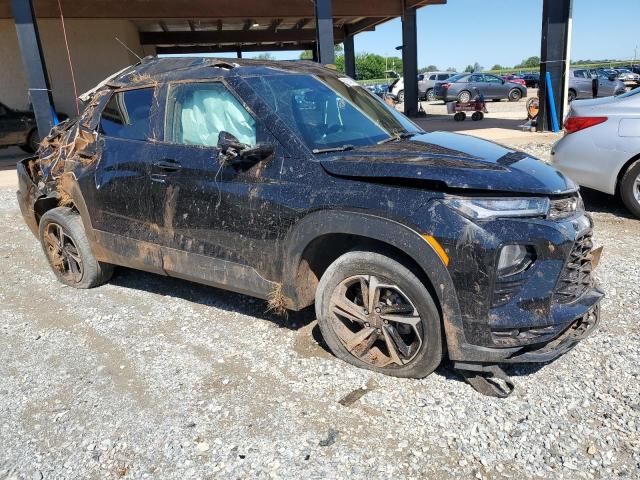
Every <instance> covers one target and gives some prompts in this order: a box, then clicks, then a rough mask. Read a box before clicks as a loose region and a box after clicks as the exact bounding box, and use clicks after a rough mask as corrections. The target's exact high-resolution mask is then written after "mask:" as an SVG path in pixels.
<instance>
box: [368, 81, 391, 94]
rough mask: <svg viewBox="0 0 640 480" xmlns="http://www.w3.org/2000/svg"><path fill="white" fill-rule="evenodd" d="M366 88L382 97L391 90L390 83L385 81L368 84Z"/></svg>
mask: <svg viewBox="0 0 640 480" xmlns="http://www.w3.org/2000/svg"><path fill="white" fill-rule="evenodd" d="M366 88H367V90H369V91H370V92H371V93H373V94H374V95H377V96H378V97H380V98H382V97H384V94H385V93H387V92H389V85H387V84H384V83H379V84H376V85H367V87H366Z"/></svg>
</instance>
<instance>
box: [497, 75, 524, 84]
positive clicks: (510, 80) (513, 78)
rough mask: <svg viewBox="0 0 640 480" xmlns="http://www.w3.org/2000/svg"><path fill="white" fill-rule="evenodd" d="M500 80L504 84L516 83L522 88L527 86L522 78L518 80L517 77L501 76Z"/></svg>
mask: <svg viewBox="0 0 640 480" xmlns="http://www.w3.org/2000/svg"><path fill="white" fill-rule="evenodd" d="M502 79H503V80H504V81H505V82H511V83H518V84H520V85H522V86H524V87H526V86H527V82H525V81H524V78H520V77H518V76H516V75H503V76H502Z"/></svg>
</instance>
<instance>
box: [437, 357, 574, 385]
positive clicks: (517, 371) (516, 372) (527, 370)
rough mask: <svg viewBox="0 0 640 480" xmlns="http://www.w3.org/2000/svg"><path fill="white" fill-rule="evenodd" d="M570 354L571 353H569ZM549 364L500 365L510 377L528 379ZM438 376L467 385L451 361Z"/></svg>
mask: <svg viewBox="0 0 640 480" xmlns="http://www.w3.org/2000/svg"><path fill="white" fill-rule="evenodd" d="M569 354H570V353H569ZM560 358H562V357H560ZM546 365H548V363H530V364H518V365H500V366H501V367H502V369H503V370H504V372H505V373H506V374H507V375H508V376H510V377H526V376H528V375H532V374H534V373H537V372H538V371H539V370H540V369H542V368H544V367H545V366H546ZM434 373H435V374H436V375H440V376H441V377H444V378H445V379H447V380H456V381H458V382H463V383H465V380H464V379H463V378H462V376H461V375H460V374H459V373H458V372H457V371H456V370H455V369H454V368H453V362H451V361H450V360H444V361H443V362H442V363H441V364H440V366H439V367H438V368H437V369H436V371H435V372H434Z"/></svg>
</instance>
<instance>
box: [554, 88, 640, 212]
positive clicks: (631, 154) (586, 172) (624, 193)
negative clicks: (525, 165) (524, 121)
mask: <svg viewBox="0 0 640 480" xmlns="http://www.w3.org/2000/svg"><path fill="white" fill-rule="evenodd" d="M564 128H565V132H566V133H565V136H564V137H563V138H562V139H561V140H560V141H559V142H558V143H556V145H555V146H554V147H553V149H552V152H551V159H552V162H553V164H554V166H555V167H556V168H558V169H559V170H560V171H562V172H564V173H565V174H567V175H568V176H570V177H571V178H572V179H573V180H575V181H576V182H577V183H579V184H580V185H583V186H585V187H589V188H593V189H595V190H599V191H601V192H604V193H608V194H609V195H616V194H617V195H619V196H620V198H621V199H622V201H623V202H624V204H625V205H626V206H627V208H628V209H629V211H631V212H632V213H633V214H634V215H635V216H637V217H640V160H639V157H640V89H636V90H632V91H630V92H628V93H624V94H622V95H618V96H617V97H609V98H601V99H597V100H583V101H580V102H575V103H572V104H571V109H570V111H569V115H568V117H567V119H566V121H565V125H564Z"/></svg>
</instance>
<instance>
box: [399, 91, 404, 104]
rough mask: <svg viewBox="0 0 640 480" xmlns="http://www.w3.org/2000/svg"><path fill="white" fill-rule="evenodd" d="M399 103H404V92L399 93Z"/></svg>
mask: <svg viewBox="0 0 640 480" xmlns="http://www.w3.org/2000/svg"><path fill="white" fill-rule="evenodd" d="M398 103H404V90H400V91H399V92H398Z"/></svg>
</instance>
